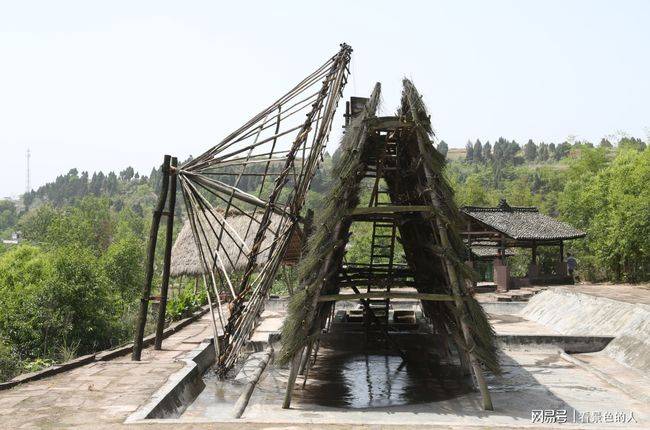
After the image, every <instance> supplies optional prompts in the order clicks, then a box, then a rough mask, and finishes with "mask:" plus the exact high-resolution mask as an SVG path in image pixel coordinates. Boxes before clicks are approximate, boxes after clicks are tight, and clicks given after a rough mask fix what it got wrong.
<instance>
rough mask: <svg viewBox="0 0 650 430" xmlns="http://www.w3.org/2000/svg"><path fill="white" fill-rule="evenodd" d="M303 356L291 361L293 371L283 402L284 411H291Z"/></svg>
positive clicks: (291, 370) (298, 355)
mask: <svg viewBox="0 0 650 430" xmlns="http://www.w3.org/2000/svg"><path fill="white" fill-rule="evenodd" d="M301 356H302V354H295V355H294V356H293V359H292V360H291V369H290V370H289V378H288V379H287V390H286V391H285V393H284V402H282V409H289V407H290V406H291V395H292V394H293V388H294V385H295V384H296V378H297V377H298V370H299V368H300V359H301V358H302V357H301Z"/></svg>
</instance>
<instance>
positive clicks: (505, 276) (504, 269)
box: [492, 234, 510, 293]
mask: <svg viewBox="0 0 650 430" xmlns="http://www.w3.org/2000/svg"><path fill="white" fill-rule="evenodd" d="M492 270H493V274H494V283H495V284H497V292H498V293H505V292H507V291H508V290H509V289H510V268H509V267H508V266H507V265H506V239H505V236H504V235H503V234H502V235H501V244H500V246H499V256H498V257H497V258H495V259H494V263H493V268H492Z"/></svg>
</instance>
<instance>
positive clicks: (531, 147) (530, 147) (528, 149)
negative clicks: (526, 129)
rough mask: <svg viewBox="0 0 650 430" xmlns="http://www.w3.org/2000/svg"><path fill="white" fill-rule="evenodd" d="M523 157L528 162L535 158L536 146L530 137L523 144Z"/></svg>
mask: <svg viewBox="0 0 650 430" xmlns="http://www.w3.org/2000/svg"><path fill="white" fill-rule="evenodd" d="M524 158H526V161H528V162H529V163H532V162H533V161H535V159H536V158H537V146H536V145H535V143H534V142H533V140H532V139H528V142H526V144H525V145H524Z"/></svg>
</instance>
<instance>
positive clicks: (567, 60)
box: [0, 0, 650, 197]
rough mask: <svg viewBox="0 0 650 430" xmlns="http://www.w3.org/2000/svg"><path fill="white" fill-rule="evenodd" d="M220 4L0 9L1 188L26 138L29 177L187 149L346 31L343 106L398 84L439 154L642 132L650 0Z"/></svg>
mask: <svg viewBox="0 0 650 430" xmlns="http://www.w3.org/2000/svg"><path fill="white" fill-rule="evenodd" d="M223 3H224V4H221V3H220V2H215V1H184V2H165V1H106V2H101V3H100V2H90V1H77V2H74V1H57V2H48V1H42V2H34V1H23V0H21V1H0V148H2V151H1V154H2V156H3V157H2V158H3V160H4V161H5V163H4V164H5V168H3V169H2V172H1V173H0V175H1V176H0V178H1V180H0V197H1V196H7V195H15V194H18V193H20V192H22V191H23V190H24V188H25V173H24V172H25V151H26V149H27V148H28V147H29V148H30V149H31V151H32V154H33V155H32V172H33V173H32V184H33V186H34V187H37V186H38V185H41V184H43V183H44V182H47V181H49V180H52V179H53V178H54V177H55V176H56V175H57V174H60V173H64V172H66V171H67V170H69V169H70V168H72V167H76V168H78V169H79V170H80V171H81V170H88V171H90V172H92V171H95V170H104V171H107V170H119V169H123V168H124V167H126V166H128V165H132V166H134V167H135V168H136V170H139V171H141V172H143V173H145V174H148V172H149V170H150V169H151V167H152V166H153V165H154V164H156V163H159V162H160V160H161V159H162V155H163V154H165V153H171V154H174V155H178V156H179V157H180V158H184V157H185V156H187V155H189V154H193V155H197V154H199V153H201V152H203V151H205V150H206V149H207V148H209V147H210V146H211V145H213V144H214V143H216V142H217V141H218V140H219V139H220V138H222V137H223V136H225V135H226V134H228V132H230V131H231V130H232V129H234V128H236V127H237V126H239V125H240V123H243V122H244V121H245V120H247V119H248V118H249V117H250V116H251V115H252V114H253V113H255V112H257V111H258V110H259V109H260V108H262V107H263V106H264V105H266V104H268V103H269V102H270V101H272V100H274V99H275V98H276V97H277V96H279V95H281V94H282V93H284V92H285V91H286V90H287V89H288V88H289V87H290V86H291V85H292V84H293V83H295V82H296V81H297V80H299V79H301V78H302V77H303V76H304V75H305V74H307V73H308V72H309V71H311V70H312V69H313V68H314V67H315V66H316V65H318V64H320V63H321V62H322V61H323V60H324V59H325V58H327V57H328V56H330V55H332V54H333V53H335V52H336V51H337V49H338V44H339V43H340V42H343V41H345V42H347V43H349V44H350V45H352V47H353V48H354V53H353V60H352V72H353V77H352V79H351V80H350V82H349V84H348V86H347V88H346V95H345V97H346V98H347V97H349V96H351V95H362V96H363V95H367V94H368V93H369V92H370V90H371V88H372V86H373V84H374V82H376V81H380V82H381V83H382V86H383V109H384V113H385V114H390V113H392V112H393V111H394V109H395V107H396V106H397V104H398V100H399V92H400V86H401V78H402V77H404V76H406V77H409V78H411V79H413V81H414V82H415V84H416V86H417V87H418V88H419V90H420V91H421V92H422V93H423V95H424V97H425V100H426V103H427V104H428V106H429V109H430V110H431V113H432V119H433V122H434V126H435V129H436V131H437V134H438V136H439V138H441V139H444V140H446V141H447V142H448V143H449V144H450V146H463V145H464V144H465V142H466V141H467V139H472V140H474V139H476V138H480V139H481V140H482V141H485V140H490V141H493V140H495V139H496V138H498V137H499V136H504V137H507V138H513V139H515V140H517V141H519V142H525V141H526V140H528V139H529V138H532V139H533V140H535V141H546V142H551V141H554V142H558V141H562V140H565V139H566V138H567V137H569V136H577V138H578V139H587V140H591V141H596V142H597V141H599V140H600V138H601V137H603V136H607V135H613V134H616V133H617V132H625V133H627V134H630V135H634V136H638V137H641V138H643V139H647V134H648V127H650V116H649V109H648V102H649V101H650V55H649V54H648V52H649V51H648V45H649V42H650V26H648V22H650V2H643V1H636V2H634V1H609V2H604V1H536V2H533V1H526V2H523V1H489V2H486V1H421V2H415V1H406V0H403V1H400V2H395V1H392V2H384V1H376V0H375V1H347V2H346V1H326V2H316V1H314V2H304V1H303V2H298V1H296V2H293V1H278V0H276V1H271V2H243V1H239V2H227V4H226V2H223ZM339 114H342V112H340V113H339ZM335 130H336V131H337V133H334V135H333V139H332V142H331V143H330V148H332V149H333V148H334V147H335V143H336V141H337V140H338V136H337V134H338V131H339V127H338V126H337V127H336V129H335Z"/></svg>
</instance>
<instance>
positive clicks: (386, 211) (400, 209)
mask: <svg viewBox="0 0 650 430" xmlns="http://www.w3.org/2000/svg"><path fill="white" fill-rule="evenodd" d="M431 210H432V209H431V206H427V205H421V206H373V207H362V206H359V207H356V208H354V209H352V210H351V211H350V215H351V216H355V215H375V214H378V215H392V214H397V213H404V212H431Z"/></svg>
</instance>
